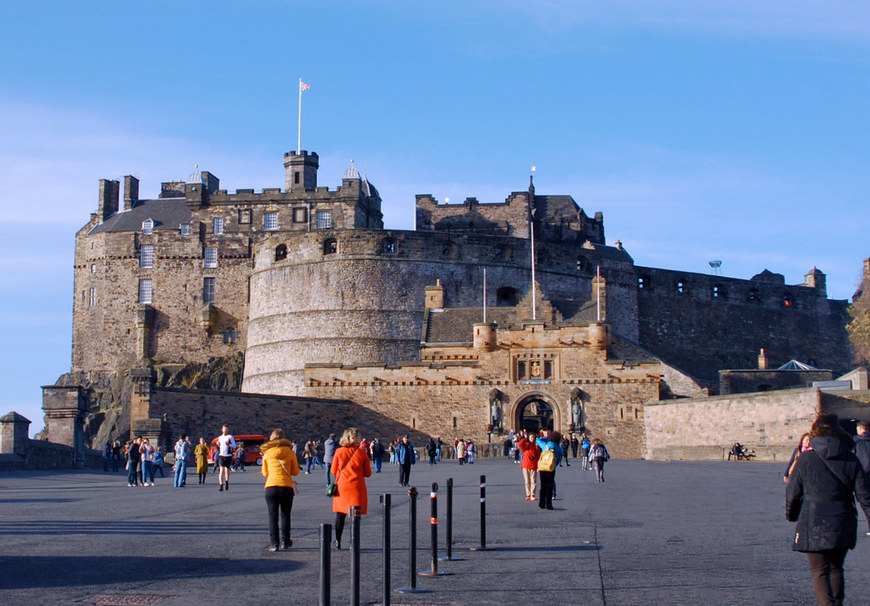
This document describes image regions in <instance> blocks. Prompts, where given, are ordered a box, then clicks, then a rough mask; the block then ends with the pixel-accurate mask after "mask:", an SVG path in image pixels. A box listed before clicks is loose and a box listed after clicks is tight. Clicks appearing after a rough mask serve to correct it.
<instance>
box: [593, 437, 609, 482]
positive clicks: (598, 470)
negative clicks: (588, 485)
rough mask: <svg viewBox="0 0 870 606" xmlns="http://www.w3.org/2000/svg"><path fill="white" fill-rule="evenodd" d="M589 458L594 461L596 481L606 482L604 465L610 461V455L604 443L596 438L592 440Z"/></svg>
mask: <svg viewBox="0 0 870 606" xmlns="http://www.w3.org/2000/svg"><path fill="white" fill-rule="evenodd" d="M589 458H590V459H591V460H592V469H594V470H595V479H596V480H597V481H598V482H603V481H604V464H605V463H606V462H607V461H609V460H610V453H609V452H607V447H606V446H605V445H604V442H602V441H601V440H599V439H598V438H595V439H594V440H592V447H591V448H590V449H589Z"/></svg>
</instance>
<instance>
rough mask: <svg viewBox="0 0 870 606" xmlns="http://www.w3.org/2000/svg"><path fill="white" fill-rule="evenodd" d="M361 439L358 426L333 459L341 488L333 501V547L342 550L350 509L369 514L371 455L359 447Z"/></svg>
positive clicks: (347, 434)
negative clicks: (342, 540) (342, 537)
mask: <svg viewBox="0 0 870 606" xmlns="http://www.w3.org/2000/svg"><path fill="white" fill-rule="evenodd" d="M361 441H362V436H361V435H360V433H359V431H358V430H357V429H356V428H355V427H351V428H350V429H347V430H346V431H345V432H344V433H343V434H342V436H341V440H340V442H339V443H340V445H341V447H340V448H338V449H337V450H336V451H335V456H334V457H333V459H332V475H334V476H335V483H336V485H337V486H338V495H337V496H334V497H333V498H332V511H333V512H334V513H335V540H334V541H333V542H332V545H333V547H335V548H336V549H341V535H342V533H343V532H344V522H345V520H346V519H347V513H348V511H350V509H351V507H356V506H359V508H360V513H361V514H362V515H365V514H366V513H367V511H368V503H369V493H368V488H367V487H366V478H369V477H371V475H372V466H371V463H370V462H369V456H368V453H367V452H366V451H365V450H364V449H363V448H360V442H361Z"/></svg>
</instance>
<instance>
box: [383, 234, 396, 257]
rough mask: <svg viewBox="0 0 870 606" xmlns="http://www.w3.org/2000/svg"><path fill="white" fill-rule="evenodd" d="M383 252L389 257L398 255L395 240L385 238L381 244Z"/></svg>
mask: <svg viewBox="0 0 870 606" xmlns="http://www.w3.org/2000/svg"><path fill="white" fill-rule="evenodd" d="M381 252H382V253H384V254H387V255H393V254H395V253H396V241H395V240H394V239H393V238H384V240H383V242H381Z"/></svg>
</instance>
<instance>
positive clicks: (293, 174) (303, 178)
mask: <svg viewBox="0 0 870 606" xmlns="http://www.w3.org/2000/svg"><path fill="white" fill-rule="evenodd" d="M319 166H320V162H319V159H318V157H317V154H316V153H314V152H311V153H308V152H307V151H305V150H304V149H303V150H302V151H301V152H300V153H298V154H297V153H296V152H295V151H291V152H290V153H287V154H284V188H285V189H286V190H287V191H314V190H315V189H317V169H318V167H319Z"/></svg>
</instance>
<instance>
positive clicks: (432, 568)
mask: <svg viewBox="0 0 870 606" xmlns="http://www.w3.org/2000/svg"><path fill="white" fill-rule="evenodd" d="M429 501H430V503H431V509H430V511H431V514H430V516H429V528H430V530H431V537H432V539H431V542H432V560H431V563H430V565H429V571H428V572H421V573H420V576H421V577H439V576H444V575H448V574H452V573H450V572H447V571H445V570H440V571H439V570H438V483H437V482H432V492H430V493H429Z"/></svg>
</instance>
